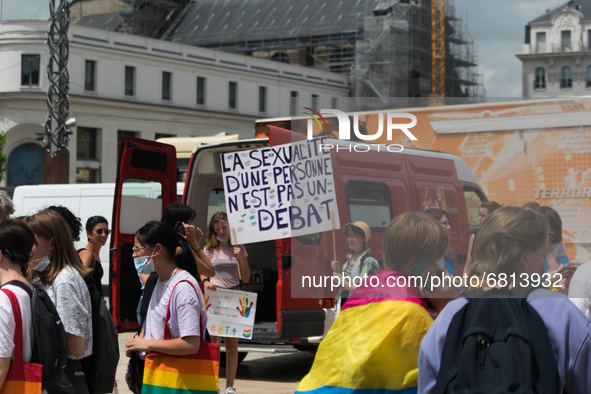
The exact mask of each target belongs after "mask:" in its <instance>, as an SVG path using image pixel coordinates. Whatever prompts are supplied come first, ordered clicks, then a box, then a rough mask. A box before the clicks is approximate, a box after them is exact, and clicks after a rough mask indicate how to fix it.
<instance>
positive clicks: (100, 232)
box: [95, 228, 111, 235]
mask: <svg viewBox="0 0 591 394" xmlns="http://www.w3.org/2000/svg"><path fill="white" fill-rule="evenodd" d="M95 231H96V233H97V234H98V235H103V233H105V235H109V234H111V230H107V229H102V228H99V229H98V230H95Z"/></svg>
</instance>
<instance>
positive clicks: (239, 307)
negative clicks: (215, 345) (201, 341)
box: [205, 289, 257, 339]
mask: <svg viewBox="0 0 591 394" xmlns="http://www.w3.org/2000/svg"><path fill="white" fill-rule="evenodd" d="M205 306H206V309H207V330H208V331H209V334H210V335H214V336H217V337H232V338H244V339H252V327H253V325H254V316H255V314H256V306H257V294H256V293H248V292H246V291H236V290H224V289H217V290H216V291H211V290H208V289H205Z"/></svg>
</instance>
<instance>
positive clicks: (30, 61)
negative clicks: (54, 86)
mask: <svg viewBox="0 0 591 394" xmlns="http://www.w3.org/2000/svg"><path fill="white" fill-rule="evenodd" d="M21 61H22V64H21V86H28V87H31V86H39V68H40V64H41V56H40V55H23V56H22V58H21Z"/></svg>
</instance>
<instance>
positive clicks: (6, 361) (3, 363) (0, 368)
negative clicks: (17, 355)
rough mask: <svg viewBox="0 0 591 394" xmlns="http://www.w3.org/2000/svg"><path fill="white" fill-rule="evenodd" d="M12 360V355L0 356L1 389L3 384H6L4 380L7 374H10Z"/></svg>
mask: <svg viewBox="0 0 591 394" xmlns="http://www.w3.org/2000/svg"><path fill="white" fill-rule="evenodd" d="M11 361H12V358H11V357H6V358H0V390H2V386H4V381H5V380H6V376H7V375H8V370H9V369H10V362H11Z"/></svg>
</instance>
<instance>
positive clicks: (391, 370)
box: [296, 212, 457, 394]
mask: <svg viewBox="0 0 591 394" xmlns="http://www.w3.org/2000/svg"><path fill="white" fill-rule="evenodd" d="M448 248H449V234H448V232H447V230H446V229H445V228H443V226H441V224H439V223H438V222H437V220H435V219H434V218H433V217H432V216H431V215H429V214H427V213H424V212H406V213H404V214H402V215H400V216H397V217H396V218H395V219H394V220H393V221H392V222H391V223H390V225H389V226H388V228H387V229H386V232H385V233H384V238H383V250H384V270H382V271H381V272H380V273H379V274H377V275H374V276H371V277H370V278H371V280H369V278H368V280H367V282H368V283H367V284H366V283H362V284H361V285H360V286H358V287H357V288H356V289H355V291H354V292H353V293H352V294H351V295H350V297H349V299H348V301H347V303H346V304H345V305H344V307H343V310H342V311H341V313H340V314H339V317H338V319H337V320H336V321H335V323H334V325H333V326H332V328H331V329H330V331H329V332H328V334H327V335H326V337H325V338H324V339H323V340H322V342H321V343H320V347H319V348H318V352H317V354H316V358H315V359H314V364H313V365H312V369H311V370H310V372H309V373H308V375H306V376H305V377H304V379H303V380H302V381H301V383H300V385H299V387H298V389H297V391H296V392H297V393H301V394H304V393H314V394H317V393H341V392H346V393H349V394H362V393H369V392H372V393H374V392H375V393H377V392H380V393H382V392H383V393H398V392H400V393H402V392H405V393H406V392H409V393H411V392H415V391H416V387H417V383H418V355H419V346H420V344H421V340H422V339H423V336H424V335H425V334H426V333H427V330H428V329H429V327H430V326H431V324H432V323H433V318H432V317H431V315H430V313H429V305H428V302H431V303H432V305H433V306H434V307H436V308H437V310H442V309H443V307H444V306H445V304H446V303H448V302H449V301H450V299H452V298H454V297H455V295H456V294H457V291H456V290H455V289H454V288H451V287H446V286H438V287H435V288H434V289H433V292H430V291H429V290H431V289H430V288H428V287H427V288H426V289H425V290H424V291H423V290H422V289H421V288H420V283H421V280H419V279H418V278H419V277H420V278H426V277H427V275H431V276H433V275H436V276H438V277H439V278H441V276H442V275H446V274H444V273H443V272H442V271H441V270H440V269H439V268H438V267H437V265H436V262H438V261H440V260H441V259H442V258H443V256H444V254H445V253H446V252H447V250H448ZM446 277H449V278H451V277H450V276H447V275H446Z"/></svg>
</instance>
